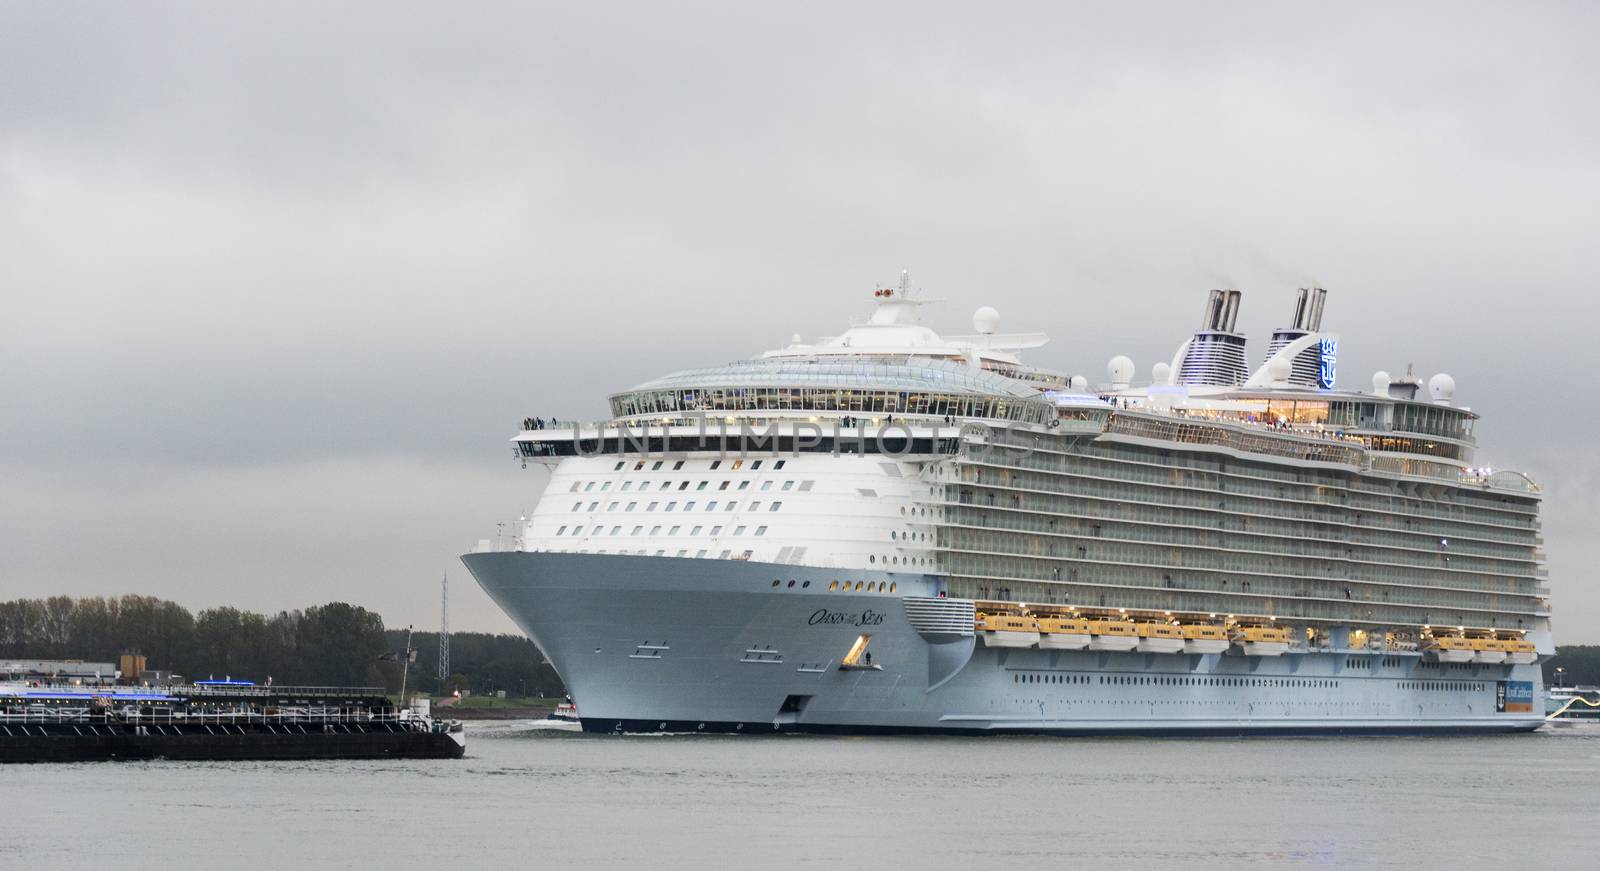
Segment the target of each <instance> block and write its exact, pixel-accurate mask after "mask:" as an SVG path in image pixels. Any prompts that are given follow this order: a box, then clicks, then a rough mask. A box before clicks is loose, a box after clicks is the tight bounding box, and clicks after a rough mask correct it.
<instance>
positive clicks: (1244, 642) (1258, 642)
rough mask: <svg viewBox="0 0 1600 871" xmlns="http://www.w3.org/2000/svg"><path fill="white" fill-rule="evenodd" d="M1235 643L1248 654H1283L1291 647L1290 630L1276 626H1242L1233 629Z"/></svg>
mask: <svg viewBox="0 0 1600 871" xmlns="http://www.w3.org/2000/svg"><path fill="white" fill-rule="evenodd" d="M1233 643H1234V644H1237V645H1239V647H1240V649H1242V650H1243V651H1244V653H1245V655H1246V656H1281V655H1283V653H1284V651H1286V650H1288V649H1289V630H1287V629H1279V628H1278V627H1276V626H1240V627H1238V628H1236V629H1234V630H1233Z"/></svg>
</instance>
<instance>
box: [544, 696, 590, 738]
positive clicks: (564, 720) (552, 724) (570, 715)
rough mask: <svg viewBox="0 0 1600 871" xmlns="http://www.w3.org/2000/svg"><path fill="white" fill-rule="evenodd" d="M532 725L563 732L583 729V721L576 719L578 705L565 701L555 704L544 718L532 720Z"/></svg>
mask: <svg viewBox="0 0 1600 871" xmlns="http://www.w3.org/2000/svg"><path fill="white" fill-rule="evenodd" d="M533 727H534V728H535V729H556V730H559V731H563V732H581V731H583V721H582V720H580V719H578V706H577V705H575V704H573V703H572V702H570V701H567V702H562V703H561V704H559V705H556V709H555V710H554V711H551V712H550V714H549V715H548V716H546V717H545V718H544V719H542V720H534V721H533Z"/></svg>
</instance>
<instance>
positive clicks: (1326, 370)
mask: <svg viewBox="0 0 1600 871" xmlns="http://www.w3.org/2000/svg"><path fill="white" fill-rule="evenodd" d="M1317 350H1318V352H1319V353H1320V355H1321V357H1322V367H1321V368H1320V369H1318V370H1317V380H1318V381H1319V382H1321V383H1322V389H1323V390H1332V389H1333V380H1334V377H1335V376H1336V375H1337V374H1338V368H1339V341H1338V340H1337V339H1323V340H1322V341H1321V343H1320V345H1319V347H1318V349H1317Z"/></svg>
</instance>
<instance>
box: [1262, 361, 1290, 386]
mask: <svg viewBox="0 0 1600 871" xmlns="http://www.w3.org/2000/svg"><path fill="white" fill-rule="evenodd" d="M1293 374H1294V361H1293V360H1291V359H1289V358H1288V357H1282V356H1278V357H1273V358H1272V359H1271V360H1268V361H1267V380H1268V381H1270V382H1272V385H1273V386H1274V387H1280V386H1282V385H1285V384H1288V383H1289V377H1290V376H1292V375H1293Z"/></svg>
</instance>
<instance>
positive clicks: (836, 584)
mask: <svg viewBox="0 0 1600 871" xmlns="http://www.w3.org/2000/svg"><path fill="white" fill-rule="evenodd" d="M837 589H839V582H838V581H829V582H828V592H830V593H831V592H833V591H834V590H837Z"/></svg>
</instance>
